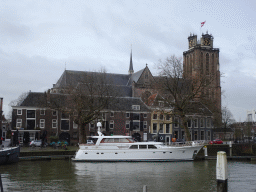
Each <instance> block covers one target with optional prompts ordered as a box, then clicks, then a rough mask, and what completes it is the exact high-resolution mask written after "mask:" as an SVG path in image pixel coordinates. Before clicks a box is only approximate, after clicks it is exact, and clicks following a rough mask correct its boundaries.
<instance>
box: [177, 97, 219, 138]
mask: <svg viewBox="0 0 256 192" xmlns="http://www.w3.org/2000/svg"><path fill="white" fill-rule="evenodd" d="M188 111H189V113H188V114H187V115H186V120H187V126H188V129H189V131H190V135H191V140H212V139H213V130H214V129H213V116H212V112H211V111H210V110H209V109H208V108H207V107H205V106H204V105H203V104H202V103H200V102H191V103H190V106H189V109H188ZM173 137H174V138H176V139H185V130H184V129H183V128H182V120H181V118H180V117H179V116H174V117H173Z"/></svg>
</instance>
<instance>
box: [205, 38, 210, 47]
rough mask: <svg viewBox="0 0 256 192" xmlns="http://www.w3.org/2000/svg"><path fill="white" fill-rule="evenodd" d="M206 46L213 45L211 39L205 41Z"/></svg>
mask: <svg viewBox="0 0 256 192" xmlns="http://www.w3.org/2000/svg"><path fill="white" fill-rule="evenodd" d="M204 45H207V46H210V45H211V41H210V39H208V38H206V39H204Z"/></svg>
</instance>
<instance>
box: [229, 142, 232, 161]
mask: <svg viewBox="0 0 256 192" xmlns="http://www.w3.org/2000/svg"><path fill="white" fill-rule="evenodd" d="M229 156H230V157H232V141H229Z"/></svg>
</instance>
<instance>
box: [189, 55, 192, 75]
mask: <svg viewBox="0 0 256 192" xmlns="http://www.w3.org/2000/svg"><path fill="white" fill-rule="evenodd" d="M192 62H193V58H192V55H191V57H190V62H189V75H192Z"/></svg>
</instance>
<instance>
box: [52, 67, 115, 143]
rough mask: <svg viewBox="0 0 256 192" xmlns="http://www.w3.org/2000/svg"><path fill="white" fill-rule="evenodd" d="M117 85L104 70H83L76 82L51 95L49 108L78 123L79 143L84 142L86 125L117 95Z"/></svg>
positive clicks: (97, 116)
mask: <svg viewBox="0 0 256 192" xmlns="http://www.w3.org/2000/svg"><path fill="white" fill-rule="evenodd" d="M117 89H118V87H116V86H115V85H113V82H112V79H111V78H110V76H108V75H107V73H106V72H105V71H101V72H85V73H84V74H83V75H82V76H80V78H78V79H76V82H75V83H74V82H73V83H71V84H70V85H69V86H67V87H65V89H62V90H61V92H62V94H59V95H58V96H57V95H55V96H54V95H53V96H52V98H51V99H50V105H49V107H50V108H54V109H58V110H60V111H62V112H65V113H67V114H69V116H70V117H71V118H72V119H73V120H74V122H75V123H76V124H78V129H79V143H84V142H86V133H88V132H89V130H86V125H88V124H89V123H90V122H91V121H93V120H95V119H98V118H99V117H100V113H101V111H102V110H103V109H104V110H105V109H107V108H108V105H109V104H110V103H111V102H113V100H114V99H116V98H117V96H119V94H120V91H118V90H117Z"/></svg>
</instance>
